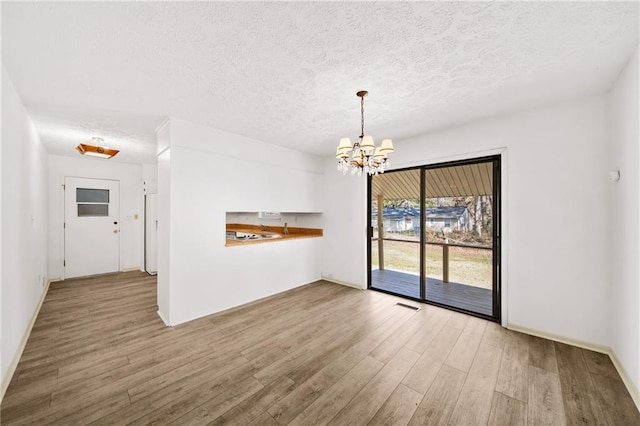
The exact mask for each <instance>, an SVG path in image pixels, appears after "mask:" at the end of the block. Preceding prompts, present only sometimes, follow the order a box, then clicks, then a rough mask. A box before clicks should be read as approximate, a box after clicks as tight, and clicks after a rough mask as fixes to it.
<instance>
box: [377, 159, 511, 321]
mask: <svg viewBox="0 0 640 426" xmlns="http://www.w3.org/2000/svg"><path fill="white" fill-rule="evenodd" d="M487 162H492V163H493V167H492V169H493V231H492V232H493V235H492V240H493V256H492V258H493V259H492V260H493V265H492V272H493V292H492V296H493V309H492V310H493V315H484V314H480V313H477V312H473V311H467V310H464V309H460V308H456V307H453V306H448V305H443V304H441V303H437V302H433V301H430V300H427V299H426V295H425V283H426V281H425V280H426V277H425V272H426V270H425V256H424V254H425V253H424V251H425V248H424V246H425V241H424V232H423V228H424V223H425V217H424V216H425V209H424V207H425V206H424V203H425V196H426V188H425V185H424V182H425V175H426V171H427V170H429V169H437V168H441V167H451V166H465V165H470V164H478V163H487ZM501 162H502V156H501V155H500V154H497V155H490V156H485V157H475V158H469V159H464V160H457V161H447V162H441V163H434V164H426V165H423V166H413V167H406V168H402V169H395V170H390V171H388V172H387V173H395V172H404V171H409V170H417V169H418V170H420V298H415V297H410V296H405V295H402V294H396V293H393V292H390V291H387V290H382V289H377V288H374V287H372V286H371V239H372V238H373V228H372V227H371V201H372V200H371V188H372V183H371V179H372V177H371V176H367V234H366V235H367V289H369V290H374V291H379V292H381V293H388V294H392V295H394V296H398V297H402V298H405V299H410V300H414V301H416V302H420V303H426V304H429V305H435V306H440V307H443V308H446V309H449V310H453V311H457V312H462V313H464V314H468V315H473V316H476V317H480V318H484V319H487V320H490V321H495V322H498V323H499V322H500V321H501V318H502V300H501V296H502V267H501V263H500V262H501V251H502V245H501V243H500V238H501V226H502V185H501V177H502V175H501ZM378 208H380V206H378Z"/></svg>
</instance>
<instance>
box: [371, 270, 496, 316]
mask: <svg viewBox="0 0 640 426" xmlns="http://www.w3.org/2000/svg"><path fill="white" fill-rule="evenodd" d="M371 287H373V288H376V289H378V290H385V291H390V292H392V293H395V294H398V295H402V296H408V297H414V298H420V277H419V276H418V275H412V274H406V273H404V272H398V271H391V270H388V269H385V270H382V271H380V270H378V269H376V270H373V271H371ZM427 300H428V301H431V302H436V303H441V304H443V305H447V306H452V307H454V308H458V309H464V310H466V311H470V312H476V313H479V314H483V315H489V316H490V315H492V304H493V302H492V295H491V290H487V289H485V288H479V287H473V286H469V285H464V284H458V283H453V282H449V283H443V282H442V281H441V280H438V279H435V278H428V279H427Z"/></svg>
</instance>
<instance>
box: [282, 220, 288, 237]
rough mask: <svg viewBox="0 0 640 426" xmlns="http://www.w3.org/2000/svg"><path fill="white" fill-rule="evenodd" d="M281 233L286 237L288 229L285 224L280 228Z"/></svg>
mask: <svg viewBox="0 0 640 426" xmlns="http://www.w3.org/2000/svg"><path fill="white" fill-rule="evenodd" d="M282 233H283V234H284V235H287V234H288V233H289V229H287V222H285V223H284V227H283V228H282Z"/></svg>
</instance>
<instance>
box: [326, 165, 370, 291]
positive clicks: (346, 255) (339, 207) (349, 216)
mask: <svg viewBox="0 0 640 426" xmlns="http://www.w3.org/2000/svg"><path fill="white" fill-rule="evenodd" d="M324 167H325V172H324V188H323V200H324V206H325V207H324V212H323V217H324V244H323V246H322V276H323V278H326V279H328V280H331V281H335V282H339V283H342V284H346V285H349V286H353V287H357V288H363V289H364V288H367V265H366V262H367V245H366V243H367V180H366V178H365V177H364V176H363V177H361V178H358V177H356V176H351V175H346V176H344V175H343V174H342V173H340V172H338V170H337V160H336V159H335V158H331V159H329V160H326V161H325V162H324Z"/></svg>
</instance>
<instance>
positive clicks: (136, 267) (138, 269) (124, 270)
mask: <svg viewBox="0 0 640 426" xmlns="http://www.w3.org/2000/svg"><path fill="white" fill-rule="evenodd" d="M133 271H140V272H145V270H144V269H142V267H141V266H134V267H131V268H125V269H122V270H121V272H133ZM108 273H113V272H108Z"/></svg>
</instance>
